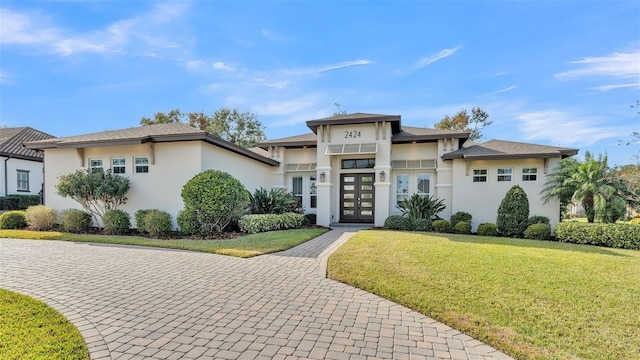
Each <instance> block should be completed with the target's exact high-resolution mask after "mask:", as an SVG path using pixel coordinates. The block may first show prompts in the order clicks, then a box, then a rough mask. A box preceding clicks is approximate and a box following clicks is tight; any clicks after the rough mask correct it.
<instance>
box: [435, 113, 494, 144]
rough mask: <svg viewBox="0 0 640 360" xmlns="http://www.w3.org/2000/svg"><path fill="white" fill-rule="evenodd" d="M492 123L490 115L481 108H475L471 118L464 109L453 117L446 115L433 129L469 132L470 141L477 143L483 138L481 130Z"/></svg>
mask: <svg viewBox="0 0 640 360" xmlns="http://www.w3.org/2000/svg"><path fill="white" fill-rule="evenodd" d="M492 123H493V121H491V120H489V114H487V113H486V112H485V111H484V110H482V109H481V108H479V107H474V108H472V109H471V116H469V113H467V109H462V110H460V111H459V112H458V113H457V114H455V115H454V116H453V117H449V115H445V117H444V118H442V120H440V121H439V122H437V123H435V124H434V125H433V127H434V128H436V129H440V130H458V131H469V132H470V133H471V134H470V135H469V140H470V141H476V140H480V139H482V137H483V135H482V132H481V129H483V128H485V127H487V126H489V125H491V124H492Z"/></svg>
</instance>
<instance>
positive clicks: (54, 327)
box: [0, 289, 89, 360]
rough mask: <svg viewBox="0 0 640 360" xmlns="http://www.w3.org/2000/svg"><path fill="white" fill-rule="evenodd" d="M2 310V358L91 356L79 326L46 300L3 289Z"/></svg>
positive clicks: (0, 292) (80, 358)
mask: <svg viewBox="0 0 640 360" xmlns="http://www.w3.org/2000/svg"><path fill="white" fill-rule="evenodd" d="M0 309H2V311H0V359H6V360H18V359H43V360H45V359H46V360H49V359H59V360H65V359H77V360H85V359H86V360H88V359H89V350H88V349H87V345H86V344H85V343H84V339H83V338H82V336H81V335H80V332H79V331H78V329H76V327H75V326H73V325H72V324H71V323H70V322H69V321H68V320H67V319H65V317H64V316H62V315H61V314H60V313H58V312H57V311H55V310H54V309H52V308H50V307H49V306H47V305H46V304H45V303H43V302H41V301H38V300H35V299H32V298H30V297H28V296H25V295H22V294H18V293H15V292H12V291H8V290H3V289H0Z"/></svg>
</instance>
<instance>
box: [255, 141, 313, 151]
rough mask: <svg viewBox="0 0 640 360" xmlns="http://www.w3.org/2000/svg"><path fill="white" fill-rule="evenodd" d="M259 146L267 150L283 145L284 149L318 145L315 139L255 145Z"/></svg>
mask: <svg viewBox="0 0 640 360" xmlns="http://www.w3.org/2000/svg"><path fill="white" fill-rule="evenodd" d="M256 146H257V147H259V148H262V149H264V150H268V149H269V148H270V147H276V146H278V147H283V148H285V149H298V148H305V147H306V148H315V147H318V143H317V141H312V140H309V141H288V142H287V141H282V142H263V143H259V144H258V145H256Z"/></svg>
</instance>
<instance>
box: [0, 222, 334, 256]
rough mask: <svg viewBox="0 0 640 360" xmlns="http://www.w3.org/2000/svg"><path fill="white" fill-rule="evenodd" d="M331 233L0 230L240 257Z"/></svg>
mask: <svg viewBox="0 0 640 360" xmlns="http://www.w3.org/2000/svg"><path fill="white" fill-rule="evenodd" d="M327 230H328V229H325V228H309V229H294V230H283V231H270V232H265V233H259V234H252V235H246V236H241V237H238V238H235V239H215V240H191V239H167V240H163V239H150V238H145V237H141V236H110V235H91V234H70V233H61V232H54V231H48V232H44V231H43V232H40V231H28V230H0V238H17V239H37V240H63V241H76V242H92V243H108V244H120V245H138V246H152V247H162V248H170V249H181V250H193V251H200V252H207V253H214V254H221V255H231V256H237V257H243V258H247V257H252V256H257V255H263V254H268V253H272V252H277V251H283V250H287V249H290V248H292V247H294V246H296V245H299V244H302V243H303V242H305V241H308V240H310V239H313V238H315V237H317V236H319V235H321V234H323V233H325V232H326V231H327Z"/></svg>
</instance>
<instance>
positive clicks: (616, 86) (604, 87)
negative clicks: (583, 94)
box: [589, 82, 640, 91]
mask: <svg viewBox="0 0 640 360" xmlns="http://www.w3.org/2000/svg"><path fill="white" fill-rule="evenodd" d="M630 87H636V88H638V89H640V82H637V83H629V84H613V85H601V86H594V87H590V88H589V89H590V90H596V91H609V90H615V89H623V88H630Z"/></svg>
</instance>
